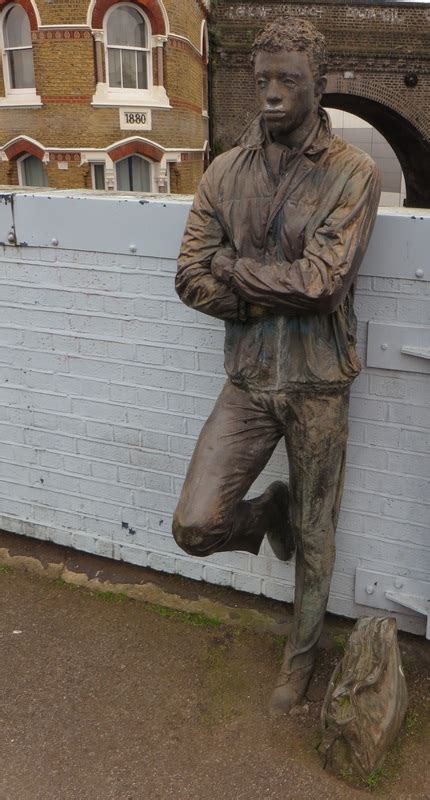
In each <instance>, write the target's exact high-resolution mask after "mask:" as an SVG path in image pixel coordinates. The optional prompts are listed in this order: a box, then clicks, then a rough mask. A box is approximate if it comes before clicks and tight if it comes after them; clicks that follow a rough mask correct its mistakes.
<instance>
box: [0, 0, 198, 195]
mask: <svg viewBox="0 0 430 800" xmlns="http://www.w3.org/2000/svg"><path fill="white" fill-rule="evenodd" d="M208 7H209V2H208V0H180V2H177V0H58V1H57V0H56V2H52V0H12V2H8V0H0V47H1V50H2V62H1V68H0V159H1V160H0V183H2V184H8V185H10V184H12V185H32V186H50V187H53V188H74V189H77V188H96V189H105V188H106V189H112V190H115V189H117V190H120V191H151V192H158V191H161V192H164V191H172V192H181V193H188V192H193V191H194V190H195V188H196V185H197V183H198V180H199V178H200V176H201V174H202V172H203V168H204V162H205V158H206V155H207V149H208V114H207V104H208V100H207V62H208V36H207V19H206V18H207V12H208Z"/></svg>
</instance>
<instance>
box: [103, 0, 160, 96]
mask: <svg viewBox="0 0 430 800" xmlns="http://www.w3.org/2000/svg"><path fill="white" fill-rule="evenodd" d="M150 34H151V32H150V29H149V22H147V20H146V19H145V17H144V16H143V14H142V13H141V12H140V11H138V10H137V9H136V8H135V7H133V6H129V5H121V6H117V7H116V8H115V7H114V8H113V9H112V11H111V12H110V13H109V14H108V16H107V22H106V52H107V75H108V84H109V87H110V88H111V89H149V88H150V84H151V63H150V54H151V49H150Z"/></svg>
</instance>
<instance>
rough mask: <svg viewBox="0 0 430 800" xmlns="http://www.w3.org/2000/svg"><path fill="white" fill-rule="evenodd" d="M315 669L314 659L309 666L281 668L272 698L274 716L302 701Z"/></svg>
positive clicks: (285, 712)
mask: <svg viewBox="0 0 430 800" xmlns="http://www.w3.org/2000/svg"><path fill="white" fill-rule="evenodd" d="M313 669H314V661H312V663H311V664H309V665H308V666H305V667H301V668H300V669H296V670H293V671H291V672H287V671H283V670H282V669H281V672H280V674H279V677H278V680H277V682H276V687H275V690H274V692H273V694H272V697H271V700H270V712H271V714H272V716H275V717H278V716H281V715H282V714H287V713H288V712H289V711H290V709H291V708H293V706H297V705H298V704H299V703H301V701H302V700H303V698H304V696H305V694H306V689H307V688H308V683H309V681H310V678H311V675H312V672H313Z"/></svg>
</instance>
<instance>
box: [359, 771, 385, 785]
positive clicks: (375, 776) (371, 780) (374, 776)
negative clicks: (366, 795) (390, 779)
mask: <svg viewBox="0 0 430 800" xmlns="http://www.w3.org/2000/svg"><path fill="white" fill-rule="evenodd" d="M384 775H385V773H384V769H383V767H378V769H374V770H373V772H369V774H368V776H367V778H366V780H365V781H364V783H365V784H366V786H367V787H368V788H369V789H372V790H373V789H376V787H377V786H379V784H380V782H381V780H382V778H383V777H384Z"/></svg>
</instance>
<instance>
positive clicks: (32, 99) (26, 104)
mask: <svg viewBox="0 0 430 800" xmlns="http://www.w3.org/2000/svg"><path fill="white" fill-rule="evenodd" d="M42 105H43V103H42V98H41V97H40V96H39V95H38V94H17V95H13V94H8V95H6V97H0V108H18V107H19V108H42Z"/></svg>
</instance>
